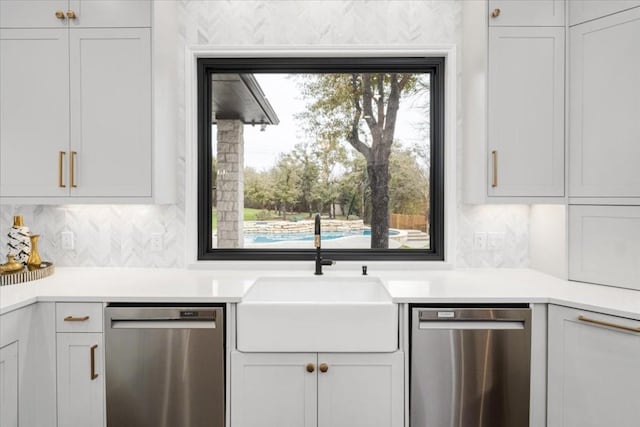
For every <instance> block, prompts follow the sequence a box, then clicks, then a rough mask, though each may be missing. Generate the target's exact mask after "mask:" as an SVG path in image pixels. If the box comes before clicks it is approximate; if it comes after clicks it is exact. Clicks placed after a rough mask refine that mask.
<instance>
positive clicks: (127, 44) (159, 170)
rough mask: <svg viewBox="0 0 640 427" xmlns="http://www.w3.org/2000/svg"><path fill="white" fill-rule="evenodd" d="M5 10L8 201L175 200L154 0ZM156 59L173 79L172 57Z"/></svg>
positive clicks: (1, 141)
mask: <svg viewBox="0 0 640 427" xmlns="http://www.w3.org/2000/svg"><path fill="white" fill-rule="evenodd" d="M169 6H171V5H169ZM51 9H55V10H53V11H52V10H51ZM58 9H62V12H64V13H62V14H61V15H60V14H59V16H60V17H56V16H55V12H56V11H57V10H58ZM166 9H167V7H165V6H164V5H162V6H159V7H158V10H159V11H164V12H163V13H164V15H163V16H165V19H173V17H172V16H171V17H168V18H167V17H166V16H167V15H168V12H167V11H166ZM0 11H1V13H0V15H1V18H0V22H1V23H2V27H3V28H2V29H0V43H1V46H0V47H1V49H0V71H1V73H0V91H1V92H2V96H1V97H0V200H2V202H3V203H13V204H21V203H27V204H28V203H38V204H43V203H55V204H61V203H120V202H122V203H141V202H158V203H168V202H172V201H173V200H174V199H173V197H174V196H175V192H174V188H175V182H174V181H175V180H174V179H173V177H174V175H173V174H171V171H172V170H173V162H174V159H175V157H174V156H173V151H172V147H173V144H174V142H173V141H174V139H175V138H174V137H172V136H171V130H172V129H175V128H172V126H173V124H172V123H174V122H173V121H174V120H175V117H174V116H175V114H170V113H172V112H175V108H174V107H173V104H172V105H169V100H170V99H172V98H171V96H172V95H171V94H172V93H173V92H172V90H174V88H173V87H167V85H166V84H165V86H163V87H162V90H163V91H164V92H166V93H163V96H159V97H158V101H157V103H156V111H157V112H160V113H162V114H163V119H164V120H162V121H160V122H158V123H157V125H158V126H159V127H160V128H156V129H154V127H153V126H154V124H153V118H152V114H153V111H154V109H153V108H152V91H153V85H154V81H153V77H152V56H153V50H152V41H151V38H152V29H151V21H152V14H151V12H152V8H151V0H126V1H124V0H68V1H64V2H61V3H60V2H56V1H28V0H20V1H13V0H6V1H5V0H0ZM50 16H53V19H54V20H56V21H53V22H54V24H50V23H47V20H48V19H50ZM39 17H41V18H39ZM45 18H46V19H45ZM58 21H60V22H62V21H64V23H65V24H64V25H58V24H59V23H58ZM37 26H41V27H42V28H36V27H37ZM55 27H61V28H55ZM163 30H164V29H163ZM167 31H168V32H169V33H170V34H173V33H172V32H171V31H170V30H167ZM171 37H172V36H168V35H163V36H162V37H160V38H159V40H156V42H157V43H156V49H157V50H156V54H157V52H158V51H160V50H162V49H170V48H171V47H175V46H176V45H171V47H169V45H168V44H167V40H172V39H171ZM165 56H166V55H165ZM157 59H158V62H157V68H156V76H157V77H158V79H159V81H161V82H165V81H167V80H166V79H167V75H168V74H167V73H168V70H169V68H170V67H173V65H175V64H174V62H175V61H173V59H174V58H172V57H171V58H170V59H171V60H167V59H165V58H163V57H159V58H157ZM171 81H173V80H171ZM158 87H159V86H158ZM156 90H157V88H156ZM165 131H166V132H165ZM154 132H156V133H157V134H158V135H160V138H159V139H160V140H161V141H162V144H160V146H155V147H154V146H153V133H154ZM154 161H155V163H154ZM167 176H168V177H167Z"/></svg>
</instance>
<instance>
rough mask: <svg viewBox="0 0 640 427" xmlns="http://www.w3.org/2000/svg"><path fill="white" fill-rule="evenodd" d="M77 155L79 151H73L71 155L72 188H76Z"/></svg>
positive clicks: (70, 176)
mask: <svg viewBox="0 0 640 427" xmlns="http://www.w3.org/2000/svg"><path fill="white" fill-rule="evenodd" d="M76 155H78V152H77V151H72V152H71V155H70V156H69V163H70V167H69V182H70V183H71V187H72V188H76V187H77V185H76Z"/></svg>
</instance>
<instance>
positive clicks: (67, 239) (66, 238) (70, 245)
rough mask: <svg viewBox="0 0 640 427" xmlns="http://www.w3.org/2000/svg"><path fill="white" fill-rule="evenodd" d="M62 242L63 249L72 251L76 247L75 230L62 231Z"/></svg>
mask: <svg viewBox="0 0 640 427" xmlns="http://www.w3.org/2000/svg"><path fill="white" fill-rule="evenodd" d="M60 243H61V246H62V250H63V251H72V250H74V249H75V247H76V239H75V236H74V234H73V231H63V232H62V233H60Z"/></svg>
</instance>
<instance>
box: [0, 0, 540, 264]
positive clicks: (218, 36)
mask: <svg viewBox="0 0 640 427" xmlns="http://www.w3.org/2000/svg"><path fill="white" fill-rule="evenodd" d="M462 1H463V0H424V1H404V0H376V1H373V0H371V1H365V0H352V1H315V0H298V1H293V0H261V1H244V0H235V1H234V0H226V1H221V0H220V1H180V2H179V3H178V4H177V6H178V7H177V8H178V10H177V17H178V20H179V22H178V28H179V40H180V46H179V49H178V51H177V52H175V55H176V67H177V74H178V82H176V84H177V87H179V88H183V89H182V90H181V91H180V94H179V96H178V99H179V101H180V105H179V106H178V115H179V117H178V119H179V120H178V123H179V129H178V135H180V136H179V137H178V141H177V152H178V158H177V161H178V166H177V170H178V173H177V176H176V179H177V180H178V201H177V203H176V204H175V205H162V206H141V205H137V206H125V205H109V206H89V205H78V206H7V205H4V206H0V231H1V233H0V247H2V248H4V247H6V246H5V245H6V232H7V230H8V228H9V227H10V225H11V217H12V216H13V215H15V214H17V213H20V214H22V215H24V216H25V223H26V224H27V225H29V226H30V227H31V229H32V231H33V232H36V233H40V234H41V235H42V237H41V239H40V242H41V243H40V250H41V253H42V256H43V259H45V260H53V261H54V262H56V263H57V264H58V265H61V266H123V267H180V266H184V265H185V238H184V234H185V215H184V212H185V202H184V200H185V141H184V135H185V106H184V87H185V81H184V78H185V75H184V55H185V47H186V46H194V45H209V46H216V45H217V46H247V45H259V46H265V47H267V46H278V47H283V46H287V45H291V46H303V45H312V46H318V45H321V46H353V47H357V46H364V45H366V46H372V45H374V46H375V45H385V46H389V45H398V46H399V47H403V48H407V47H413V48H420V47H422V46H427V45H429V46H434V45H446V44H456V45H457V46H458V48H459V47H460V40H461V33H462ZM458 54H459V55H460V54H461V51H460V48H459V49H458ZM458 64H460V61H458ZM459 72H463V70H461V69H459ZM458 80H459V79H458ZM460 92H461V91H460V90H459V91H458V93H460ZM461 122H462V117H461V116H460V115H459V117H458V135H460V134H461V133H460V125H461ZM460 144H461V143H460V140H459V141H458V147H457V152H458V157H459V158H460V152H461V146H460ZM458 169H460V168H458ZM460 174H461V171H460V170H458V176H460ZM458 182H462V180H461V179H459V178H458ZM458 200H459V197H458ZM453 220H454V221H457V225H458V231H457V234H458V238H457V244H456V246H457V254H456V262H457V265H458V266H461V267H469V266H473V267H524V266H527V265H528V263H529V254H528V228H529V208H528V207H526V206H465V205H462V204H461V203H460V202H458V214H457V218H454V219H453ZM66 230H68V231H73V232H74V233H75V243H76V247H75V250H74V251H62V250H61V248H60V240H59V239H60V232H61V231H66ZM475 231H499V232H504V233H505V248H504V249H503V250H500V251H484V252H478V251H474V250H473V245H472V243H473V233H474V232H475ZM155 232H164V233H165V234H164V244H165V248H166V249H165V250H164V251H162V252H151V251H150V250H149V240H150V237H151V234H152V233H155ZM2 252H4V250H3V251H2Z"/></svg>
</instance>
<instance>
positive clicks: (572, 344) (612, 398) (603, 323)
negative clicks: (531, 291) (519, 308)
mask: <svg viewBox="0 0 640 427" xmlns="http://www.w3.org/2000/svg"><path fill="white" fill-rule="evenodd" d="M639 360H640V321H635V320H630V319H626V318H621V317H615V316H609V315H604V314H600V313H594V312H590V311H584V310H577V309H572V308H566V307H561V306H556V305H550V306H549V374H548V375H549V377H548V381H549V390H548V426H549V427H602V426H616V427H637V426H638V423H639V422H640V421H639V420H640V405H639V404H638V402H640V364H638V361H639Z"/></svg>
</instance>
